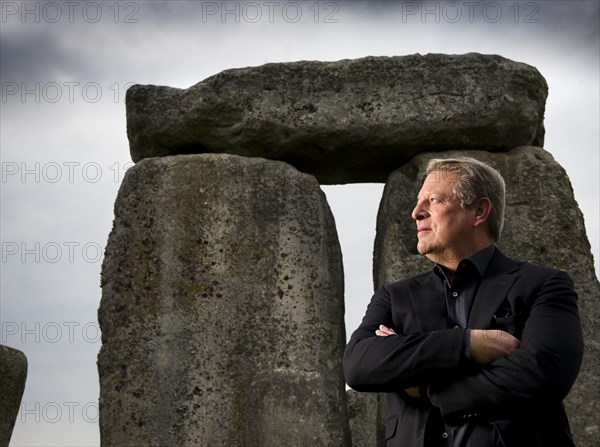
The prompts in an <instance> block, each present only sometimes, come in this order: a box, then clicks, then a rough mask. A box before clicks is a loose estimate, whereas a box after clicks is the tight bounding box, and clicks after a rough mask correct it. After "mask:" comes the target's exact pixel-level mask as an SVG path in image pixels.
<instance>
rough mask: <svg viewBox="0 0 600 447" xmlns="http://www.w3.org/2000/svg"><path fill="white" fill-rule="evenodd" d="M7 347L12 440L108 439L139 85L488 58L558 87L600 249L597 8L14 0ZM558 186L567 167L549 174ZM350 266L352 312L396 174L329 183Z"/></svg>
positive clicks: (559, 109) (574, 165)
mask: <svg viewBox="0 0 600 447" xmlns="http://www.w3.org/2000/svg"><path fill="white" fill-rule="evenodd" d="M1 10H2V18H1V22H0V77H1V82H2V98H1V103H0V106H1V113H0V125H1V129H0V130H1V132H0V134H1V136H0V138H1V139H0V148H1V162H2V180H1V184H0V186H1V205H2V218H1V240H2V263H1V269H2V271H1V298H0V321H1V325H2V326H1V333H0V335H1V339H0V343H2V344H5V345H8V346H12V347H15V348H17V349H21V350H22V351H24V352H25V353H26V355H27V356H28V359H29V377H28V382H27V387H26V391H25V395H24V398H23V404H22V407H21V412H20V414H19V418H18V421H17V425H16V427H15V431H14V434H13V440H12V444H11V445H14V446H30V445H36V446H42V445H43V446H65V445H73V446H74V445H90V446H92V445H98V443H99V435H98V424H97V420H98V411H97V410H98V408H97V398H98V376H97V371H96V363H95V362H96V356H97V352H98V349H99V348H100V342H99V331H98V326H97V323H96V310H97V308H98V305H99V301H100V289H99V272H100V265H101V261H102V255H103V253H102V252H103V249H104V246H105V243H106V239H107V236H108V233H109V231H110V228H111V224H112V217H113V215H112V207H113V203H114V200H115V197H116V194H117V190H118V187H119V184H120V181H121V180H122V178H123V174H124V172H125V170H126V169H127V167H129V166H130V164H131V162H130V158H129V151H128V142H127V137H126V132H125V107H124V92H125V90H126V88H127V86H128V85H130V84H132V83H142V84H146V83H152V84H161V85H170V86H175V87H188V86H190V85H192V84H195V83H196V82H198V81H201V80H202V79H204V78H206V77H208V76H210V75H213V74H215V73H218V72H219V71H221V70H224V69H227V68H236V67H245V66H256V65H261V64H263V63H266V62H284V61H295V60H302V59H310V60H324V61H331V60H339V59H344V58H358V57H363V56H367V55H390V56H391V55H406V54H413V53H421V54H425V53H450V54H460V53H466V52H472V51H474V52H480V53H488V54H500V55H502V56H505V57H508V58H510V59H513V60H516V61H520V62H525V63H528V64H530V65H533V66H535V67H536V68H538V70H540V72H541V73H542V74H543V75H544V76H545V78H546V79H547V81H548V84H549V88H550V93H549V97H548V102H547V108H546V120H545V124H546V131H547V132H546V144H545V148H546V149H547V150H548V151H549V152H550V153H551V154H552V155H553V156H554V157H555V158H556V160H557V161H558V162H559V163H561V164H562V166H563V167H564V168H565V169H566V171H567V173H568V174H569V176H570V178H571V181H572V184H573V187H574V190H575V196H576V199H577V201H578V202H579V205H580V207H581V208H582V210H583V212H584V216H585V224H586V228H587V231H588V236H589V239H590V243H591V244H592V250H593V253H594V256H595V259H596V272H597V274H598V271H599V270H598V257H599V252H600V248H599V246H600V205H599V197H600V183H599V174H600V154H599V147H600V145H599V127H598V122H599V120H600V119H599V101H600V96H599V54H600V42H599V20H600V2H598V1H596V0H591V1H568V2H567V1H544V2H542V1H533V2H516V1H475V2H461V1H457V2H444V1H443V2H426V3H421V2H391V1H385V2H371V3H366V2H358V1H356V2H347V1H337V2H335V1H334V2H327V1H323V2H315V1H302V2H292V1H276V2H262V1H256V2H226V3H225V2H220V1H219V2H201V1H195V2H193V1H171V2H168V3H167V2H161V1H122V2H114V1H108V2H84V1H75V2H62V1H58V2H21V1H18V2H17V1H1ZM548 181H552V179H548ZM323 189H324V190H325V192H326V194H327V197H328V199H329V202H330V205H331V208H332V210H333V213H334V215H335V217H336V221H337V224H338V232H339V235H340V241H341V245H342V251H343V255H344V263H345V264H344V268H345V273H346V278H347V279H346V307H347V309H346V324H347V331H348V332H350V331H352V330H353V329H354V328H355V327H356V326H357V325H358V323H359V321H360V318H361V317H362V313H363V312H364V309H365V306H366V304H367V302H368V300H369V299H370V295H371V293H372V281H371V259H372V246H373V239H374V229H375V214H376V211H377V207H378V205H379V199H380V195H381V192H382V185H374V184H371V185H347V186H343V187H342V186H328V187H324V188H323Z"/></svg>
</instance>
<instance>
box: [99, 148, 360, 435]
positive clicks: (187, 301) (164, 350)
mask: <svg viewBox="0 0 600 447" xmlns="http://www.w3.org/2000/svg"><path fill="white" fill-rule="evenodd" d="M102 289H103V290H102V302H101V305H100V309H99V321H100V326H101V329H102V348H101V351H100V354H99V358H98V369H99V374H100V430H101V441H102V445H103V446H104V447H107V446H124V445H140V446H142V445H143V446H149V445H165V446H166V445H169V446H171V445H173V446H174V445H181V446H183V445H185V446H191V445H198V446H231V447H236V446H269V445H286V446H298V447H300V446H306V445H323V446H336V447H337V446H344V445H349V442H350V440H349V429H348V421H347V410H346V400H345V390H344V379H343V373H342V368H341V358H342V353H343V349H344V344H345V331H344V320H343V318H344V302H343V272H342V264H341V253H340V248H339V244H338V240H337V234H336V230H335V225H334V221H333V217H332V215H331V213H330V210H329V207H328V205H327V202H326V200H325V196H324V194H323V193H322V191H321V190H320V188H319V185H318V183H317V181H316V179H315V178H314V177H312V176H310V175H307V174H302V173H300V172H298V171H297V170H296V169H294V168H293V167H291V166H289V165H287V164H285V163H281V162H276V161H267V160H263V159H260V158H244V157H238V156H233V155H224V154H220V155H215V154H202V155H180V156H174V157H163V158H153V159H147V160H143V161H141V162H139V163H137V164H136V165H135V166H134V167H133V168H131V169H130V170H128V171H127V174H126V177H125V178H124V180H123V184H122V186H121V189H120V191H119V196H118V198H117V201H116V205H115V221H114V226H113V230H112V232H111V235H110V237H109V241H108V245H107V248H106V254H105V259H104V264H103V268H102Z"/></svg>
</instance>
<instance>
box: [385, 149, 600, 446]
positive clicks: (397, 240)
mask: <svg viewBox="0 0 600 447" xmlns="http://www.w3.org/2000/svg"><path fill="white" fill-rule="evenodd" d="M456 156H470V157H474V158H477V159H479V160H481V161H483V162H485V163H488V164H489V165H491V166H493V167H495V168H496V169H497V170H498V171H499V172H500V173H501V174H502V176H503V177H504V179H505V181H506V190H507V191H506V192H507V194H506V212H505V217H506V220H505V226H504V231H503V232H502V236H501V239H500V241H499V243H498V244H497V245H498V247H499V248H500V249H501V250H502V251H503V252H504V253H505V254H506V255H508V256H510V257H512V258H514V259H519V260H522V261H531V262H534V263H538V264H542V265H546V266H548V267H554V268H557V269H561V270H565V271H567V272H568V273H569V274H570V275H571V278H572V279H573V281H574V283H575V287H576V290H577V293H578V295H579V301H578V304H579V311H580V315H581V321H582V326H583V332H584V342H585V354H584V359H583V364H582V367H581V371H580V374H579V377H578V379H577V382H576V383H575V385H574V387H573V389H572V390H571V392H570V394H569V396H568V397H567V399H566V400H565V406H566V408H567V412H568V414H569V420H570V423H571V429H572V431H573V435H574V438H575V443H576V445H580V446H592V445H600V423H599V421H600V400H599V399H598V397H599V396H600V379H599V377H598V371H600V337H599V335H598V331H597V329H596V328H597V326H598V321H600V310H599V305H598V304H599V303H598V297H599V296H600V285H599V284H598V280H597V278H596V275H595V273H594V266H593V258H592V254H591V250H590V245H589V242H588V239H587V235H586V233H585V227H584V221H583V215H582V213H581V211H580V210H579V207H578V205H577V203H576V201H575V199H574V196H573V190H572V187H571V183H570V181H569V178H568V176H567V174H566V173H565V171H564V169H563V168H562V167H561V166H560V165H559V164H558V163H557V162H556V161H555V160H554V159H553V158H552V156H551V155H550V154H549V153H548V152H546V151H544V150H543V149H541V148H538V147H519V148H516V149H514V150H512V151H510V152H508V153H496V154H492V153H489V152H482V151H468V152H467V151H452V152H444V153H441V154H432V153H429V154H419V155H418V156H416V157H415V158H414V159H413V160H412V161H411V162H410V163H408V164H406V165H405V166H402V167H401V168H399V169H398V170H396V171H394V172H393V173H392V174H391V175H390V177H389V179H388V181H387V183H386V186H385V190H384V193H383V198H382V201H381V204H380V208H379V214H378V219H377V236H376V241H375V253H374V282H375V286H376V287H378V286H380V285H382V284H384V283H388V282H392V281H395V280H398V279H402V278H405V277H408V276H412V275H415V274H417V273H420V272H423V271H427V270H429V269H431V268H432V264H431V262H430V261H428V260H427V259H426V258H424V257H423V256H421V255H419V254H418V253H417V251H416V245H417V236H416V232H415V224H414V221H413V220H412V219H411V211H412V209H413V208H414V205H415V202H416V196H417V193H418V191H419V189H420V187H421V180H422V178H421V176H422V173H423V170H424V167H425V164H426V162H427V161H428V160H429V159H430V158H432V157H441V158H448V157H456ZM556 330H560V328H556Z"/></svg>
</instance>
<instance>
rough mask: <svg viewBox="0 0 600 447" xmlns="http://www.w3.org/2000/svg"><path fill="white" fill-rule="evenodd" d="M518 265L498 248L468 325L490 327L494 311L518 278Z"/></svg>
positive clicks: (484, 276) (480, 288) (479, 291)
mask: <svg viewBox="0 0 600 447" xmlns="http://www.w3.org/2000/svg"><path fill="white" fill-rule="evenodd" d="M518 267H519V264H518V263H516V262H515V261H513V260H512V259H509V258H507V257H506V256H504V255H503V254H502V253H501V252H500V250H498V249H496V253H494V256H493V257H492V259H491V260H490V263H489V265H488V267H487V269H486V271H485V273H484V275H483V279H482V280H481V285H480V286H479V290H478V291H477V295H476V296H475V300H474V301H473V307H472V308H471V313H470V315H469V324H468V327H470V328H478V329H480V328H486V327H489V325H490V322H491V321H492V319H493V317H494V312H495V311H496V309H498V307H500V305H501V304H502V301H504V299H505V298H506V297H507V296H508V292H509V290H510V288H511V287H512V285H513V284H514V282H515V280H516V278H517V275H516V272H517V271H518Z"/></svg>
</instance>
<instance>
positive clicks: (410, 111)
mask: <svg viewBox="0 0 600 447" xmlns="http://www.w3.org/2000/svg"><path fill="white" fill-rule="evenodd" d="M547 93H548V87H547V84H546V81H545V79H544V78H543V77H542V75H541V74H540V73H539V72H538V71H537V70H536V69H535V68H534V67H532V66H529V65H526V64H523V63H518V62H514V61H511V60H509V59H505V58H503V57H501V56H497V55H481V54H477V53H469V54H464V55H445V54H427V55H424V56H421V55H419V54H416V55H411V56H401V57H400V56H395V57H366V58H362V59H356V60H342V61H337V62H317V61H301V62H291V63H276V64H266V65H262V66H259V67H251V68H242V69H233V70H226V71H223V72H221V73H219V74H217V75H214V76H212V77H210V78H208V79H206V80H204V81H202V82H200V83H198V84H196V85H194V86H192V87H189V88H188V89H177V88H171V87H162V86H154V85H134V86H132V87H131V88H130V89H128V91H127V95H126V107H127V135H128V137H129V144H130V150H131V157H132V159H133V161H135V162H137V161H139V160H141V159H143V158H146V157H156V156H165V155H174V154H186V153H210V152H211V153H232V154H238V155H243V156H257V157H264V158H268V159H275V160H283V161H286V162H288V163H290V164H292V165H293V166H295V167H296V168H297V169H299V170H301V171H303V172H307V173H310V174H313V175H315V176H316V177H317V179H318V180H319V182H320V183H322V184H331V183H357V182H385V180H386V178H387V176H388V174H389V173H390V172H391V171H392V170H393V169H395V168H396V167H398V166H400V165H402V164H403V163H405V162H407V161H409V160H410V159H411V158H412V157H413V156H414V155H415V154H417V153H419V152H424V151H443V150H453V149H483V150H488V151H503V150H508V149H510V148H514V147H516V146H521V145H535V146H542V145H543V141H544V140H543V138H544V127H543V118H544V109H545V101H546V96H547Z"/></svg>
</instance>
